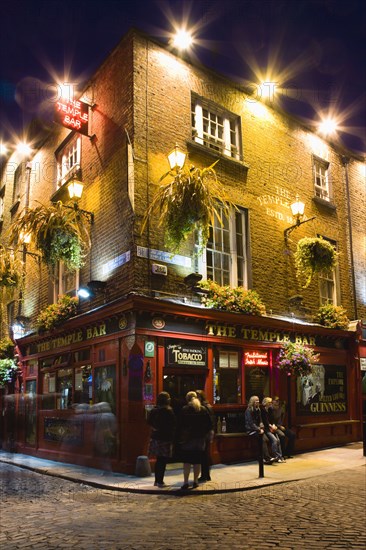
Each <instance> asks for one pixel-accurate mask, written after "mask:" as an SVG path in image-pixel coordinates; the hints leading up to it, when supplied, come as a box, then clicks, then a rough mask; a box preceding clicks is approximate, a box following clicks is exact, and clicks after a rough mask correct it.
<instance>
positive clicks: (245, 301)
mask: <svg viewBox="0 0 366 550" xmlns="http://www.w3.org/2000/svg"><path fill="white" fill-rule="evenodd" d="M198 286H199V287H200V288H202V289H203V290H205V291H206V294H205V295H204V296H203V297H202V303H203V304H204V305H205V306H206V307H209V308H213V309H223V310H225V311H234V312H238V313H246V314H247V315H265V314H266V308H265V306H264V304H263V302H262V300H261V298H260V297H259V295H258V294H257V292H256V291H255V290H246V289H245V288H243V287H240V286H239V287H234V288H233V287H230V286H220V285H218V284H217V283H215V282H214V281H211V280H208V281H200V282H199V283H198Z"/></svg>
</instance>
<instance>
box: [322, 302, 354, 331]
mask: <svg viewBox="0 0 366 550" xmlns="http://www.w3.org/2000/svg"><path fill="white" fill-rule="evenodd" d="M315 322H316V323H319V324H320V325H323V326H324V327H329V328H339V329H344V330H346V329H347V328H348V325H349V319H348V317H347V312H346V310H345V309H344V307H342V306H335V305H333V304H327V305H324V306H321V307H320V308H319V310H318V314H317V316H316V317H315Z"/></svg>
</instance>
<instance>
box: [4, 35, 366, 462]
mask: <svg viewBox="0 0 366 550" xmlns="http://www.w3.org/2000/svg"><path fill="white" fill-rule="evenodd" d="M73 87H74V88H75V83H73ZM74 92H75V93H74V97H69V98H66V99H65V98H63V97H61V96H60V97H58V98H57V101H56V102H55V106H54V107H55V115H54V122H53V125H52V128H51V131H48V130H47V129H46V130H45V129H43V130H42V132H40V134H39V135H38V134H37V133H36V132H37V126H34V127H33V128H32V131H33V134H30V138H32V139H31V147H32V148H31V152H28V154H27V157H26V158H23V157H20V153H18V152H17V151H15V150H14V151H12V150H10V153H9V156H8V157H7V158H5V160H4V161H2V164H1V166H0V176H1V181H0V207H1V212H0V214H1V216H0V218H1V221H0V240H1V243H2V244H3V245H4V246H5V247H9V246H10V247H11V246H13V245H12V243H10V242H9V241H8V240H7V239H8V237H7V230H8V229H9V226H10V225H11V224H12V223H13V222H16V221H17V219H18V217H19V216H21V213H22V211H23V209H24V208H30V209H32V208H34V207H36V206H38V205H39V203H43V204H51V203H57V204H59V205H60V203H61V204H62V205H64V206H65V208H66V209H67V208H72V209H73V210H75V211H77V212H79V213H80V215H82V216H84V219H85V224H86V226H87V227H88V229H89V233H90V242H91V248H90V250H89V253H88V254H87V256H86V257H85V264H84V265H81V266H80V268H79V269H77V270H76V271H75V270H70V269H67V267H66V266H65V264H64V262H63V261H61V260H59V261H58V263H57V265H56V266H53V267H52V270H51V271H50V269H49V266H48V267H47V266H46V265H44V262H43V261H41V258H40V250H39V249H37V248H36V246H35V244H34V241H32V240H31V242H30V243H27V244H26V245H24V246H23V245H21V248H20V249H18V250H17V251H16V252H14V254H17V253H18V252H19V250H20V252H21V256H20V257H21V258H22V260H23V265H24V272H23V278H22V289H21V290H18V291H17V292H18V294H17V293H16V292H15V294H14V296H13V297H8V296H7V294H6V293H3V294H2V300H3V304H2V306H3V307H2V317H1V325H0V329H1V335H0V336H1V338H4V336H8V335H10V336H11V337H12V338H13V340H14V342H15V344H16V354H17V357H16V360H17V362H18V364H19V365H20V367H21V376H20V377H19V378H18V380H17V382H16V385H15V388H12V387H10V385H8V386H7V387H6V388H5V389H2V390H0V400H1V412H2V415H1V426H0V427H1V438H2V448H3V449H7V450H16V451H19V452H24V453H28V454H30V455H34V456H38V457H44V458H50V459H56V460H60V461H67V462H72V463H79V464H85V465H89V466H94V467H100V468H103V465H104V464H105V459H106V454H107V457H108V458H109V459H110V460H111V465H112V468H113V469H114V470H115V471H120V472H126V473H133V472H134V470H135V464H136V459H137V457H138V456H140V455H145V454H146V453H147V449H148V442H149V433H150V432H149V427H148V426H147V422H146V416H147V414H148V412H149V410H150V409H151V407H152V406H154V404H155V402H156V397H157V395H158V393H159V392H160V391H163V390H166V391H168V392H169V393H170V395H171V396H172V404H173V406H174V409H175V410H176V411H177V412H178V411H179V408H180V407H181V406H182V404H183V403H184V397H185V394H186V393H187V391H190V390H194V389H204V390H205V393H206V395H207V398H208V400H209V402H210V403H211V404H212V405H213V407H214V411H215V415H216V418H217V425H218V427H220V425H221V430H219V431H218V433H217V434H216V437H215V441H214V443H213V460H214V463H230V462H238V461H245V460H251V459H253V458H254V457H255V454H256V449H255V448H253V442H252V440H251V438H250V437H248V436H247V435H246V433H245V426H244V413H245V409H246V406H247V403H248V399H249V398H250V396H251V395H253V394H255V395H258V396H259V397H260V398H263V397H264V396H274V395H279V396H280V398H281V400H282V401H283V402H284V403H285V404H286V407H287V423H288V424H289V425H291V426H292V429H293V430H294V431H295V432H296V435H297V440H296V450H297V451H306V450H310V449H320V448H324V447H328V446H332V445H341V444H345V443H348V442H353V441H358V440H360V439H361V418H362V416H361V388H362V384H361V369H360V364H361V366H362V365H364V359H365V356H366V353H365V346H364V342H365V340H364V339H363V340H362V338H360V322H359V321H358V319H360V318H366V298H365V295H364V281H365V272H364V220H365V215H366V212H365V204H366V201H365V200H364V193H365V188H364V159H362V158H360V157H359V156H357V154H355V153H352V152H349V151H345V150H344V149H343V148H342V147H341V146H339V145H338V144H336V143H333V142H331V141H330V140H328V139H327V138H326V137H324V136H321V135H319V134H317V133H316V132H315V131H314V130H313V129H310V128H309V127H307V126H305V125H304V124H303V123H302V121H300V120H297V119H295V118H293V117H290V116H289V115H287V114H286V113H284V112H283V111H282V110H280V109H277V106H276V104H274V103H273V102H269V103H268V102H266V101H261V98H260V96H259V94H254V96H255V97H254V96H253V88H251V89H245V88H244V87H242V86H240V85H239V84H238V83H236V82H233V81H231V80H229V79H228V78H226V77H224V76H223V75H220V74H218V73H215V72H213V71H211V70H209V69H207V68H205V67H203V66H202V65H198V64H196V63H193V62H192V61H191V60H190V59H189V57H187V56H185V57H184V58H183V57H181V56H180V55H179V54H178V52H176V51H174V50H172V49H171V48H170V46H169V47H168V46H166V45H162V44H160V43H158V42H157V41H155V40H152V39H151V38H150V37H147V36H146V35H144V34H142V33H140V32H138V31H135V30H133V31H130V32H129V33H128V34H127V35H126V36H125V37H123V38H122V40H121V42H120V43H119V44H118V45H117V46H116V48H115V49H114V51H113V52H111V54H110V55H109V56H108V57H107V59H106V60H105V61H104V63H103V64H102V65H101V66H100V67H99V68H98V70H97V71H96V73H95V74H94V75H93V77H92V78H91V79H90V81H89V82H88V83H87V84H86V85H85V87H84V89H83V90H74ZM175 144H177V146H176V147H175ZM172 149H173V150H172ZM178 150H179V151H180V152H183V153H184V155H185V157H186V166H188V167H189V166H191V165H193V166H194V167H196V168H200V169H203V168H205V167H208V166H210V165H211V164H212V163H214V162H216V161H219V162H218V163H217V164H216V165H215V171H216V174H217V178H218V181H219V182H220V185H221V186H222V188H223V189H225V192H226V193H227V195H228V196H229V197H230V199H231V201H232V203H233V204H235V206H236V208H235V209H234V208H233V209H231V210H230V212H228V213H227V214H226V213H222V222H223V223H222V224H221V223H219V221H218V219H217V218H216V217H215V218H214V219H213V225H212V226H211V228H210V236H209V240H208V242H207V244H206V246H205V247H204V248H202V247H201V246H200V236H199V235H198V234H195V235H193V234H191V235H189V236H188V238H187V239H186V240H185V241H184V242H183V243H182V246H181V248H180V249H179V253H176V254H173V253H172V251H171V250H170V249H169V247H168V246H167V244H166V242H165V239H164V230H163V227H162V226H161V225H159V223H158V222H159V220H158V219H157V218H158V213H155V214H154V215H151V216H149V218H148V221H147V224H145V229H144V230H143V220H144V219H145V214H146V210H147V208H148V207H149V206H150V205H151V202H152V200H153V197H154V193H155V191H156V189H157V187H158V182H159V180H160V178H161V177H162V175H163V174H164V173H166V172H167V170H168V160H167V158H169V161H170V159H171V158H173V159H175V160H178V158H180V157H179V154H178ZM169 151H172V154H173V155H168V153H169ZM171 168H172V170H174V173H177V172H176V170H178V169H179V166H178V165H177V164H175V165H174V166H172V165H171ZM81 190H83V193H82V195H81ZM77 192H78V194H77ZM298 195H300V196H298ZM345 197H347V201H346V200H345ZM70 201H71V202H70ZM294 201H295V202H294ZM293 205H298V206H299V205H302V210H301V211H300V210H298V211H297V212H295V211H294V210H293V209H292V206H293ZM304 208H305V211H304ZM314 235H316V236H317V237H318V236H321V237H323V239H326V240H327V241H328V242H329V243H331V245H332V246H333V247H334V249H335V250H336V251H337V252H339V255H338V263H337V266H336V267H335V268H334V269H333V271H331V272H330V273H320V274H319V275H316V276H314V277H313V279H312V281H311V282H310V283H309V284H308V285H306V287H305V288H304V287H303V284H302V282H300V281H299V280H298V278H297V277H296V273H295V271H296V270H295V263H294V253H295V250H296V246H297V243H298V241H299V240H300V239H302V238H304V237H305V236H307V237H310V236H312V237H313V236H314ZM351 236H352V240H351ZM351 252H353V253H352V254H351ZM199 278H203V280H209V279H211V280H213V281H215V282H216V283H218V284H220V285H221V286H230V287H232V288H236V287H243V288H245V289H252V290H255V291H256V292H257V293H258V295H259V297H260V298H261V300H262V301H263V303H264V304H265V307H266V311H267V313H266V314H263V315H261V316H256V315H249V314H243V313H233V312H229V311H224V310H222V309H214V308H210V307H206V306H205V305H203V303H202V299H201V298H202V295H201V294H200V293H199V291H198V290H197V286H195V283H194V282H195V280H198V279H199ZM189 281H191V282H192V281H193V284H190V283H189ZM86 288H87V289H89V290H92V291H93V292H92V293H91V294H89V297H88V298H85V297H84V298H82V297H80V298H79V303H78V312H77V315H76V316H74V317H72V318H70V319H67V320H63V322H62V323H58V324H57V326H54V327H53V328H52V329H51V330H47V331H45V332H38V333H37V318H38V316H39V314H40V312H44V311H45V308H47V306H49V305H50V304H55V303H57V301H58V298H59V296H64V295H69V296H76V295H80V294H81V293H80V291H81V290H85V289H86ZM324 304H333V305H341V306H342V307H344V308H345V310H346V312H347V314H348V318H350V319H354V321H352V322H351V323H350V325H349V327H348V330H339V329H333V328H326V327H323V326H320V325H319V324H316V323H314V319H315V318H316V314H317V311H318V309H319V306H321V305H324ZM356 306H357V307H356ZM16 321H17V322H18V321H19V322H21V332H16V331H15V329H14V328H13V327H14V326H15V322H16ZM363 331H364V328H363ZM363 334H364V332H363ZM286 342H298V343H302V344H304V345H306V346H309V347H310V348H312V349H314V351H315V352H316V353H319V360H318V362H317V363H316V364H314V366H313V370H312V374H311V375H309V376H305V377H295V376H287V375H286V374H285V373H284V372H283V371H281V370H280V369H279V368H278V367H277V366H276V364H277V357H278V354H279V351H280V349H281V347H282V346H283V345H284V343H286ZM360 350H361V355H362V356H361V361H359V356H360ZM362 359H363V360H362ZM98 403H107V404H108V405H109V411H110V412H109V413H106V412H105V411H104V412H103V410H102V407H98V406H97V405H98ZM103 414H109V416H108V417H105V418H108V419H109V420H111V419H112V418H114V419H115V424H114V425H115V426H116V430H115V431H114V432H113V433H112V436H111V438H110V441H109V442H104V443H106V445H107V447H108V448H107V449H106V448H105V447H103V446H102V447H98V445H97V441H99V439H100V437H99V436H100V434H98V433H97V431H98V430H97V426H98V425H100V422H99V421H100V419H101V417H102V416H103Z"/></svg>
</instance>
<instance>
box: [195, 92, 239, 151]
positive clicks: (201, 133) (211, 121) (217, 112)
mask: <svg viewBox="0 0 366 550" xmlns="http://www.w3.org/2000/svg"><path fill="white" fill-rule="evenodd" d="M192 139H193V140H194V141H195V142H196V143H199V144H200V145H204V146H205V147H208V148H210V149H213V150H215V151H217V152H218V153H220V154H222V155H225V156H227V157H230V158H234V159H236V160H240V158H241V155H240V150H241V148H240V117H239V116H238V115H235V114H234V113H230V111H226V110H225V109H222V108H221V107H220V106H218V105H215V104H214V103H212V102H210V101H207V100H205V99H203V98H200V97H198V96H196V95H192Z"/></svg>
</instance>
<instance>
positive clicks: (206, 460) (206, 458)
mask: <svg viewBox="0 0 366 550" xmlns="http://www.w3.org/2000/svg"><path fill="white" fill-rule="evenodd" d="M196 394H197V397H198V399H199V400H200V402H201V405H202V406H203V407H205V409H206V410H207V412H208V414H209V416H210V421H211V429H210V431H209V432H208V434H207V436H206V448H205V450H204V451H203V453H202V462H201V477H199V478H198V481H199V482H200V483H204V482H205V481H211V476H210V469H211V462H212V461H211V443H212V441H213V439H214V435H215V424H216V422H215V413H214V411H213V408H212V407H211V405H210V403H209V402H208V401H207V398H206V395H205V393H204V391H202V390H196Z"/></svg>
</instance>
